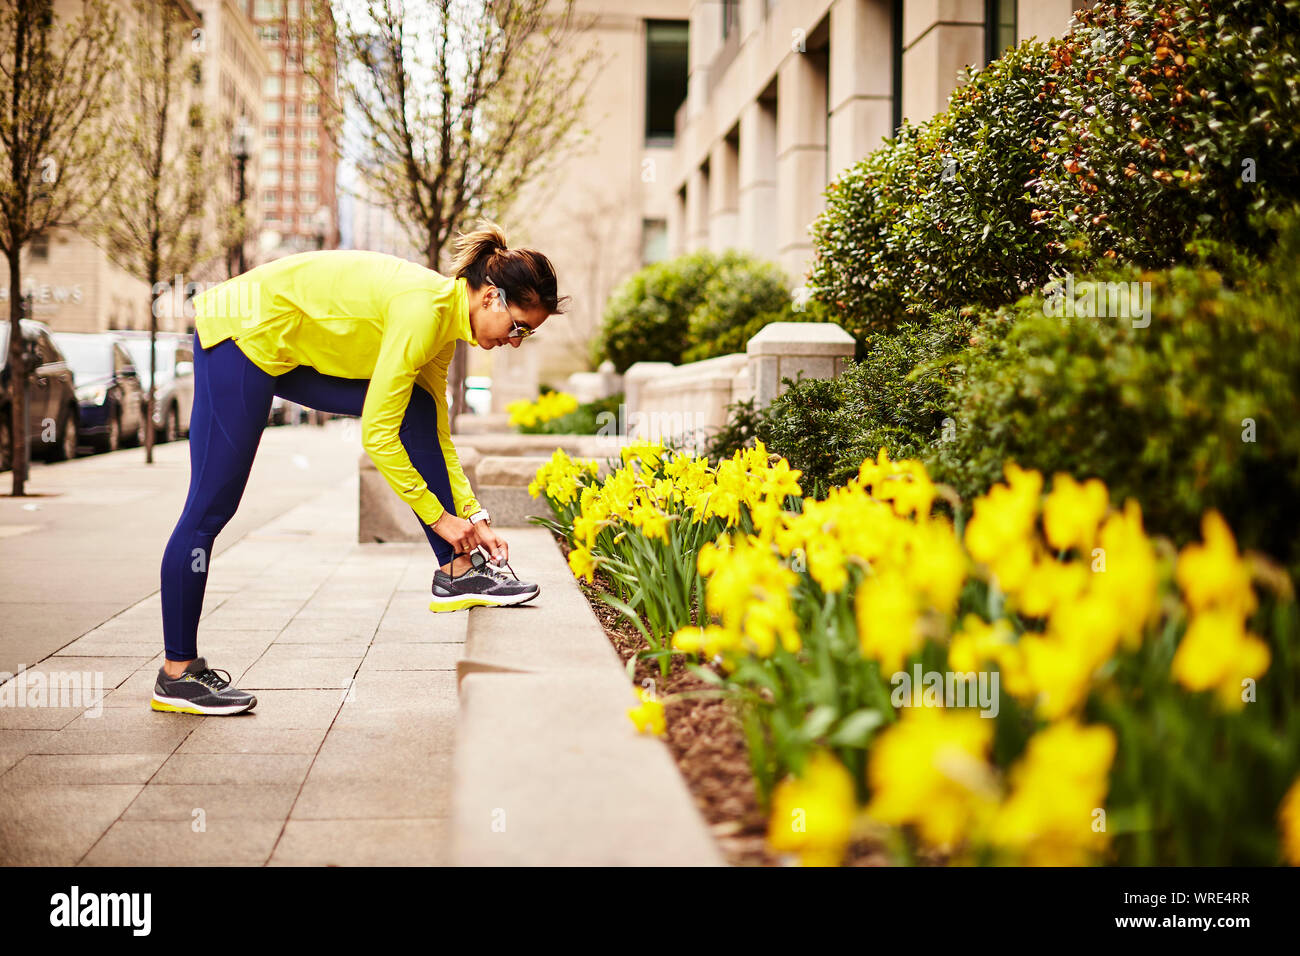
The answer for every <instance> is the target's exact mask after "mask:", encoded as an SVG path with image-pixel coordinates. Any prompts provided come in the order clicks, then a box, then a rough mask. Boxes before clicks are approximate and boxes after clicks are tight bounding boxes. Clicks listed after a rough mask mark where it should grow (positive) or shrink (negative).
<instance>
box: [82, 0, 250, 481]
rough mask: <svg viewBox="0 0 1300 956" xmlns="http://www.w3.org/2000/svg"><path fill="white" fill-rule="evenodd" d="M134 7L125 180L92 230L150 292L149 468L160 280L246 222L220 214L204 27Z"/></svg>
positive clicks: (235, 213) (204, 257) (137, 3)
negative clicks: (205, 99) (205, 88)
mask: <svg viewBox="0 0 1300 956" xmlns="http://www.w3.org/2000/svg"><path fill="white" fill-rule="evenodd" d="M132 5H133V12H134V23H133V24H132V27H131V29H130V31H129V33H128V41H127V50H128V51H129V53H128V55H127V63H126V68H125V70H124V71H123V76H124V78H125V88H124V98H123V101H122V103H121V104H120V107H119V110H118V117H119V122H118V123H117V124H116V126H115V148H114V153H115V155H117V156H118V157H120V159H119V162H120V175H119V177H118V179H117V182H116V186H115V188H114V189H113V190H112V191H111V192H110V193H109V195H108V197H107V199H106V201H105V202H104V204H103V206H102V207H101V208H100V211H99V213H98V214H97V215H96V216H95V219H94V225H93V228H94V231H95V233H96V234H97V236H98V237H99V238H100V240H101V244H102V245H103V246H104V248H105V250H106V251H107V252H108V255H109V256H110V257H111V258H112V259H113V261H114V262H116V263H117V264H118V265H120V266H121V267H122V268H123V269H125V270H126V271H127V272H129V273H131V274H132V275H134V276H138V277H139V278H141V279H144V280H145V281H146V282H148V284H149V290H150V300H149V399H148V406H147V412H146V416H145V419H146V422H147V423H148V424H146V426H145V430H144V431H145V461H146V463H152V462H153V444H154V429H153V416H154V404H155V401H156V394H157V390H156V384H155V378H156V371H157V357H156V355H155V349H156V343H157V335H158V310H159V306H160V305H161V304H162V302H163V299H162V297H161V296H160V295H159V293H160V291H161V290H162V288H163V283H162V282H161V280H162V279H163V278H164V277H167V278H171V277H172V276H175V275H181V276H184V275H187V274H190V273H192V272H193V271H194V269H195V268H196V267H197V266H199V265H201V264H204V263H208V262H211V261H212V260H214V259H216V258H218V257H220V256H222V255H224V254H225V252H226V250H227V249H229V247H230V246H231V245H232V244H233V243H234V242H235V241H238V239H239V238H241V237H242V230H243V228H244V220H243V215H242V210H240V209H238V208H234V207H231V206H229V205H224V204H223V207H222V208H221V209H219V210H218V209H216V208H214V195H215V194H214V189H213V184H214V183H215V182H217V180H218V178H219V177H220V176H221V174H222V170H223V168H224V164H223V163H222V160H223V159H224V157H225V150H224V149H223V148H221V144H223V143H224V137H223V135H222V134H221V132H220V126H219V124H218V123H217V122H215V121H214V119H213V118H211V117H209V116H207V115H206V114H205V113H204V110H203V107H202V95H201V92H200V88H199V82H200V81H199V72H198V70H199V68H200V65H201V56H202V54H203V53H204V49H205V41H204V35H203V33H202V31H201V30H200V29H199V21H197V20H193V21H192V20H190V19H189V17H188V16H186V15H185V14H183V13H182V11H181V8H180V7H179V6H178V5H177V4H175V3H174V2H172V0H133V4H132ZM196 31H197V32H196ZM141 304H142V305H143V304H144V303H141Z"/></svg>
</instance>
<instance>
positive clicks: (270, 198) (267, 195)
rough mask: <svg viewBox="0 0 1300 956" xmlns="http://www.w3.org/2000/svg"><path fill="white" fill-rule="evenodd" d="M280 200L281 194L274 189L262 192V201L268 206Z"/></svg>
mask: <svg viewBox="0 0 1300 956" xmlns="http://www.w3.org/2000/svg"><path fill="white" fill-rule="evenodd" d="M279 201H280V194H279V193H278V192H276V191H275V190H274V189H268V190H266V192H264V193H262V203H263V204H264V205H267V206H274V205H275V204H276V203H277V202H279Z"/></svg>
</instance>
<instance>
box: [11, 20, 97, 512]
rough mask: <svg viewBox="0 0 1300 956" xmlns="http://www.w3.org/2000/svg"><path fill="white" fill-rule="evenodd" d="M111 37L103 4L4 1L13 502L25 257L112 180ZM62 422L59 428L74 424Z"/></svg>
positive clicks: (22, 475) (23, 463)
mask: <svg viewBox="0 0 1300 956" xmlns="http://www.w3.org/2000/svg"><path fill="white" fill-rule="evenodd" d="M112 30H113V18H112V17H111V16H110V13H109V10H108V7H107V5H106V4H105V2H104V0H83V2H82V4H81V11H80V14H79V15H78V16H76V17H74V18H71V19H63V20H56V18H55V15H54V3H53V0H4V3H3V4H0V166H2V167H3V169H2V170H0V251H3V253H4V255H5V258H6V259H7V260H8V262H9V389H10V395H11V401H10V408H11V410H12V416H11V418H12V425H11V428H10V443H11V445H12V449H13V456H12V457H13V471H14V476H13V493H14V494H15V495H22V494H24V487H23V486H24V482H25V480H26V477H27V408H26V404H27V403H26V395H25V392H26V379H27V373H28V370H27V368H26V367H25V361H24V356H23V348H22V343H23V336H22V327H21V318H22V300H21V295H20V292H21V280H22V275H21V268H20V262H21V257H22V252H23V248H24V247H25V246H26V245H27V244H28V243H29V242H30V241H31V240H32V239H33V238H34V237H35V236H38V235H40V234H41V233H43V232H45V231H46V230H48V229H51V228H53V227H55V226H68V225H72V224H75V223H76V222H77V221H79V220H80V219H82V218H84V216H85V215H86V214H87V213H88V212H90V211H91V210H93V209H94V207H95V206H96V205H97V204H98V203H99V201H100V200H101V199H102V197H103V193H104V190H105V187H106V184H107V183H109V182H111V179H112V175H113V170H112V163H111V162H107V161H106V159H105V156H104V153H103V150H102V149H101V142H102V140H103V134H104V128H105V125H106V124H107V123H108V121H109V119H110V117H109V112H108V111H109V106H110V103H111V98H110V96H109V87H108V82H107V80H108V77H110V76H111V75H112V73H113V71H114V69H115V67H116V52H115V47H114V43H113V33H112ZM59 425H60V431H61V430H62V429H63V428H75V427H76V422H75V421H64V422H60V423H59ZM58 437H59V438H62V435H61V434H60V435H59V436H58Z"/></svg>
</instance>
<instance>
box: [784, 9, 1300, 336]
mask: <svg viewBox="0 0 1300 956" xmlns="http://www.w3.org/2000/svg"><path fill="white" fill-rule="evenodd" d="M968 77H969V82H968V83H966V84H965V85H963V86H961V87H959V88H958V89H957V91H956V92H954V93H953V95H952V97H951V100H950V105H949V107H948V109H947V110H946V111H945V112H943V113H940V114H939V115H937V116H935V117H932V118H931V119H929V120H927V121H926V122H924V123H922V124H920V125H915V126H914V125H910V124H905V125H904V126H903V127H902V128H901V129H900V130H899V132H898V134H897V137H896V138H895V139H893V140H889V141H887V142H886V145H884V146H882V147H881V148H880V149H878V150H876V151H875V152H873V153H872V154H871V155H870V156H867V157H866V158H864V159H863V160H862V161H861V162H859V163H858V164H856V165H855V166H854V167H852V168H851V169H849V170H848V171H846V172H845V173H844V174H843V175H842V176H841V177H840V178H839V179H838V180H836V181H835V182H833V183H831V185H830V186H829V187H828V188H827V193H826V196H827V201H826V207H825V210H824V211H823V213H822V215H821V216H819V217H818V219H817V221H816V222H815V223H814V224H813V235H814V239H815V246H816V259H815V260H814V263H813V268H812V271H811V274H810V283H811V285H812V287H813V294H814V296H815V297H816V298H817V299H818V300H819V301H822V302H824V303H825V304H827V305H828V306H831V307H833V308H835V309H836V310H838V311H840V312H843V313H844V315H843V317H842V318H841V320H840V321H842V323H843V324H844V325H845V327H846V328H848V329H849V330H850V331H852V332H853V333H854V334H855V335H858V336H862V335H864V334H865V333H866V331H867V330H869V329H872V328H877V327H882V326H883V327H890V326H893V325H896V324H897V323H899V322H900V321H903V320H904V319H905V318H906V317H907V316H909V315H917V314H923V313H926V312H929V311H932V310H936V309H946V308H953V307H961V306H965V305H979V306H987V307H997V306H999V305H1003V304H1007V303H1009V302H1011V301H1014V300H1015V299H1017V298H1019V297H1020V296H1021V295H1023V294H1026V293H1028V292H1030V291H1031V290H1033V289H1035V288H1038V287H1041V286H1042V285H1044V284H1045V283H1046V282H1047V280H1048V278H1049V277H1050V276H1051V275H1052V274H1053V273H1059V272H1061V271H1064V270H1067V269H1069V270H1072V271H1075V272H1081V271H1085V270H1087V269H1089V268H1092V267H1094V266H1095V265H1097V264H1099V263H1100V262H1101V261H1103V260H1108V259H1111V260H1115V261H1126V260H1127V261H1131V262H1135V263H1137V264H1141V265H1147V266H1159V265H1170V264H1174V263H1176V262H1181V261H1186V258H1187V255H1188V252H1187V246H1188V244H1189V243H1200V242H1204V241H1206V240H1226V241H1228V242H1229V243H1230V244H1233V245H1236V246H1239V247H1241V248H1243V249H1245V250H1247V251H1254V252H1259V251H1260V250H1264V249H1267V248H1268V246H1269V245H1270V243H1271V242H1272V241H1273V237H1272V236H1271V235H1270V234H1268V233H1267V232H1266V231H1265V232H1261V231H1260V224H1261V223H1263V222H1265V221H1266V220H1265V219H1264V218H1262V217H1260V216H1259V215H1258V214H1260V213H1267V212H1275V211H1277V210H1281V209H1284V208H1287V207H1289V206H1290V205H1291V204H1292V203H1293V202H1294V201H1296V200H1297V199H1300V110H1297V109H1296V108H1295V105H1294V104H1295V103H1296V102H1297V100H1298V99H1300V0H1281V2H1272V0H1268V2H1265V0H1218V2H1216V3H1213V4H1211V3H1205V2H1197V0H1176V2H1175V0H1129V2H1118V3H1105V4H1100V5H1098V6H1097V7H1096V8H1094V9H1092V10H1090V11H1084V12H1082V13H1080V14H1079V15H1078V21H1077V25H1076V28H1075V29H1074V30H1073V31H1072V32H1071V33H1070V35H1069V36H1067V37H1066V38H1065V39H1063V40H1058V41H1052V42H1050V43H1047V44H1039V43H1025V44H1022V45H1021V46H1019V47H1017V48H1015V49H1014V50H1010V51H1008V52H1007V53H1005V54H1004V55H1003V56H1002V57H1001V58H1000V59H998V60H995V61H994V62H993V63H991V64H989V66H988V67H987V68H986V69H984V70H979V71H970V72H969V73H968ZM1248 159H1249V160H1253V161H1254V175H1255V177H1256V181H1254V182H1246V181H1244V180H1243V175H1244V174H1245V173H1246V169H1245V168H1244V167H1243V163H1244V162H1245V161H1246V160H1248Z"/></svg>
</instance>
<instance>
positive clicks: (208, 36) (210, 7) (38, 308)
mask: <svg viewBox="0 0 1300 956" xmlns="http://www.w3.org/2000/svg"><path fill="white" fill-rule="evenodd" d="M173 2H174V4H175V6H176V8H177V10H179V11H180V13H181V16H182V17H183V18H184V19H185V20H186V21H187V22H188V23H189V25H190V29H191V35H190V41H189V43H187V44H186V46H185V49H186V52H193V53H197V54H199V71H198V81H199V90H198V93H197V99H198V100H199V101H200V102H201V103H202V105H203V108H204V110H205V112H207V113H208V114H209V115H214V116H216V117H217V118H218V123H219V125H220V127H221V129H222V130H223V132H224V139H223V141H222V142H220V143H219V144H217V146H216V148H217V149H219V150H220V151H221V152H222V154H223V155H225V156H228V155H229V150H230V134H231V133H232V131H233V129H234V124H235V121H236V118H237V117H238V116H240V115H247V116H252V117H254V118H255V117H256V116H257V114H258V113H259V112H260V110H261V103H260V97H261V86H262V78H263V74H264V73H265V71H266V70H267V65H268V64H267V60H266V58H265V56H263V54H262V52H261V50H260V49H259V46H258V44H257V42H256V39H255V37H254V35H253V31H252V26H251V25H250V24H249V22H248V19H247V16H246V15H245V14H244V12H243V11H242V9H241V7H240V4H239V3H237V2H235V0H173ZM114 5H115V8H116V12H117V15H118V16H119V18H120V19H121V20H122V21H124V22H126V21H129V18H130V17H131V16H132V15H133V11H134V4H133V3H132V2H131V0H115V3H114ZM55 13H56V15H57V16H58V17H60V18H63V17H69V18H70V17H75V16H77V15H79V14H80V13H81V4H80V3H79V2H77V0H57V2H56V3H55ZM121 108H123V109H125V108H126V107H121ZM174 116H175V120H176V122H177V123H178V124H179V123H183V122H185V121H186V113H185V110H183V109H177V110H175V111H174ZM256 162H257V160H256V157H254V158H252V159H250V160H249V167H248V169H249V171H248V176H249V179H248V182H249V183H250V190H249V195H250V199H249V202H250V207H251V213H252V216H253V217H254V220H255V219H256V215H257V210H256V197H255V196H253V195H252V193H253V191H254V190H253V189H252V188H251V184H253V183H255V179H253V178H252V177H253V176H255V175H256ZM213 188H214V190H215V191H216V192H217V198H215V200H214V206H215V205H216V204H217V203H221V202H233V201H234V195H235V194H234V171H233V167H231V170H230V174H229V175H228V176H225V177H222V178H221V179H220V180H218V181H217V182H216V183H214V184H213ZM22 274H23V287H24V289H23V291H24V292H27V291H30V292H31V293H32V295H33V310H32V311H33V317H34V318H36V319H39V320H40V321H43V322H46V323H48V324H49V325H50V326H51V327H53V328H55V329H58V330H60V331H69V332H95V331H101V330H103V329H147V328H148V327H149V316H150V307H151V302H152V295H151V293H150V290H149V287H148V284H147V283H146V282H145V281H144V280H143V279H141V278H138V277H136V276H133V275H131V274H129V273H128V272H126V271H125V270H124V269H122V268H121V267H119V266H118V265H117V264H116V263H115V262H113V260H112V259H111V258H110V257H109V256H108V254H107V253H106V252H105V251H104V250H103V249H101V248H100V247H99V246H98V245H96V244H95V243H94V242H93V241H92V240H91V239H90V238H88V237H87V236H85V235H83V234H82V233H80V232H78V231H77V230H75V229H68V228H58V229H52V230H50V231H49V233H48V234H47V235H44V236H40V237H38V238H37V239H36V240H34V241H33V242H32V243H31V244H30V245H29V246H28V247H27V249H26V250H25V251H24V255H23V260H22ZM225 275H226V259H225V257H219V259H217V260H214V261H213V262H210V263H207V264H205V268H203V269H201V270H200V271H199V272H198V273H196V274H194V275H188V276H185V277H183V281H184V282H191V281H200V282H206V281H216V280H219V279H222V278H225ZM171 278H172V277H170V276H166V277H163V280H164V281H171ZM9 294H10V290H9V287H8V279H7V277H0V309H5V308H6V305H7V303H8V301H9ZM158 326H159V328H161V329H164V330H175V331H187V330H189V327H188V323H187V322H186V320H185V317H184V314H183V311H182V310H162V314H161V315H160V316H159V321H158Z"/></svg>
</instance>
